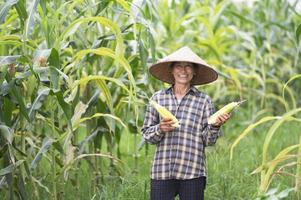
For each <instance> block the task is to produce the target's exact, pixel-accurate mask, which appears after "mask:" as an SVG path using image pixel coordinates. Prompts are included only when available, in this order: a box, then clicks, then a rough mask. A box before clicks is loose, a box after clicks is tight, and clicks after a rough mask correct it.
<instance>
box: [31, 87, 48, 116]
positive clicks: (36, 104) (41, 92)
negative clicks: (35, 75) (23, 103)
mask: <svg viewBox="0 0 301 200" xmlns="http://www.w3.org/2000/svg"><path fill="white" fill-rule="evenodd" d="M49 92H50V89H49V88H45V89H40V90H39V91H38V96H37V97H36V99H35V100H34V102H33V104H32V105H31V107H30V110H29V113H28V115H29V118H30V120H31V121H32V120H33V119H34V111H35V110H38V109H39V108H40V107H41V106H42V103H43V102H42V101H43V100H44V99H45V97H46V96H47V95H48V94H49Z"/></svg>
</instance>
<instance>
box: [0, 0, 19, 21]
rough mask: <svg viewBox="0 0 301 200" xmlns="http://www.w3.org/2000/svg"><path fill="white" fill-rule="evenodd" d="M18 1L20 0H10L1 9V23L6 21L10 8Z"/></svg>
mask: <svg viewBox="0 0 301 200" xmlns="http://www.w3.org/2000/svg"><path fill="white" fill-rule="evenodd" d="M16 3H18V0H8V1H7V2H6V3H5V4H4V5H3V7H2V9H1V10H0V24H2V23H3V22H4V21H5V18H6V15H7V13H8V11H9V9H10V8H11V7H12V6H13V5H15V4H16Z"/></svg>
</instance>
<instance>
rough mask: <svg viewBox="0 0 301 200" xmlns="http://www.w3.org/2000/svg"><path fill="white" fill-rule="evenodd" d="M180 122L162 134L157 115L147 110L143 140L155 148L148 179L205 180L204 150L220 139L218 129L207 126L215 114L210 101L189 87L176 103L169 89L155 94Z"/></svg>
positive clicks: (151, 108) (148, 108)
mask: <svg viewBox="0 0 301 200" xmlns="http://www.w3.org/2000/svg"><path fill="white" fill-rule="evenodd" d="M151 99H152V100H154V101H156V102H157V103H159V104H160V105H162V106H164V107H166V108H167V109H168V110H169V111H171V112H172V113H173V115H175V116H176V118H177V119H178V120H179V121H180V127H179V128H176V129H175V130H173V131H171V132H168V133H162V132H161V131H160V125H159V124H160V120H161V117H160V116H159V114H158V112H157V111H156V110H155V109H154V108H153V107H152V106H150V105H148V106H147V109H146V113H145V119H144V124H143V127H142V129H141V131H142V134H143V137H144V139H145V140H146V141H147V142H149V143H151V144H156V145H157V148H156V152H155V155H154V161H153V166H152V169H151V178H152V179H157V180H166V179H192V178H197V177H200V176H206V157H205V147H206V146H209V145H214V144H215V142H216V139H217V138H218V136H220V135H221V131H220V128H219V127H214V126H211V125H208V123H207V120H208V118H209V116H211V115H212V114H213V113H214V112H215V109H214V105H213V103H212V101H211V98H210V97H209V96H208V95H206V94H204V93H203V92H200V91H199V90H198V89H196V88H195V87H194V86H192V87H191V88H190V89H189V91H188V92H187V94H186V95H185V96H184V97H183V98H182V100H181V101H180V102H179V103H178V101H177V99H176V96H175V94H174V92H173V89H172V87H170V88H168V89H164V90H160V91H158V92H156V93H155V94H154V95H153V96H152V98H151Z"/></svg>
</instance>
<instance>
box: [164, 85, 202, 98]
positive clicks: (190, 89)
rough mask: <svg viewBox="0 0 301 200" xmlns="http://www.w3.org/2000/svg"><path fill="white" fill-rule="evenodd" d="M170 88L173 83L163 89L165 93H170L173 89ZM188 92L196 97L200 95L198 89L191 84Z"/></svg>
mask: <svg viewBox="0 0 301 200" xmlns="http://www.w3.org/2000/svg"><path fill="white" fill-rule="evenodd" d="M172 88H173V85H172V86H170V87H169V88H167V89H166V90H165V93H166V94H171V93H172V91H173V90H172ZM188 93H190V94H193V95H195V96H198V97H199V96H200V92H199V90H198V89H197V88H196V87H194V86H191V87H190V88H189V91H188Z"/></svg>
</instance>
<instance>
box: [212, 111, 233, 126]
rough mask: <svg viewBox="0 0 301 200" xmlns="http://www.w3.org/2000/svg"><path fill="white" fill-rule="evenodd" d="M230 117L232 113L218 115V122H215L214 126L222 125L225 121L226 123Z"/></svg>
mask: <svg viewBox="0 0 301 200" xmlns="http://www.w3.org/2000/svg"><path fill="white" fill-rule="evenodd" d="M228 119H230V114H227V113H225V114H222V115H220V116H218V118H217V120H216V123H215V124H213V126H221V125H223V124H224V123H226V122H227V121H228Z"/></svg>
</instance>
